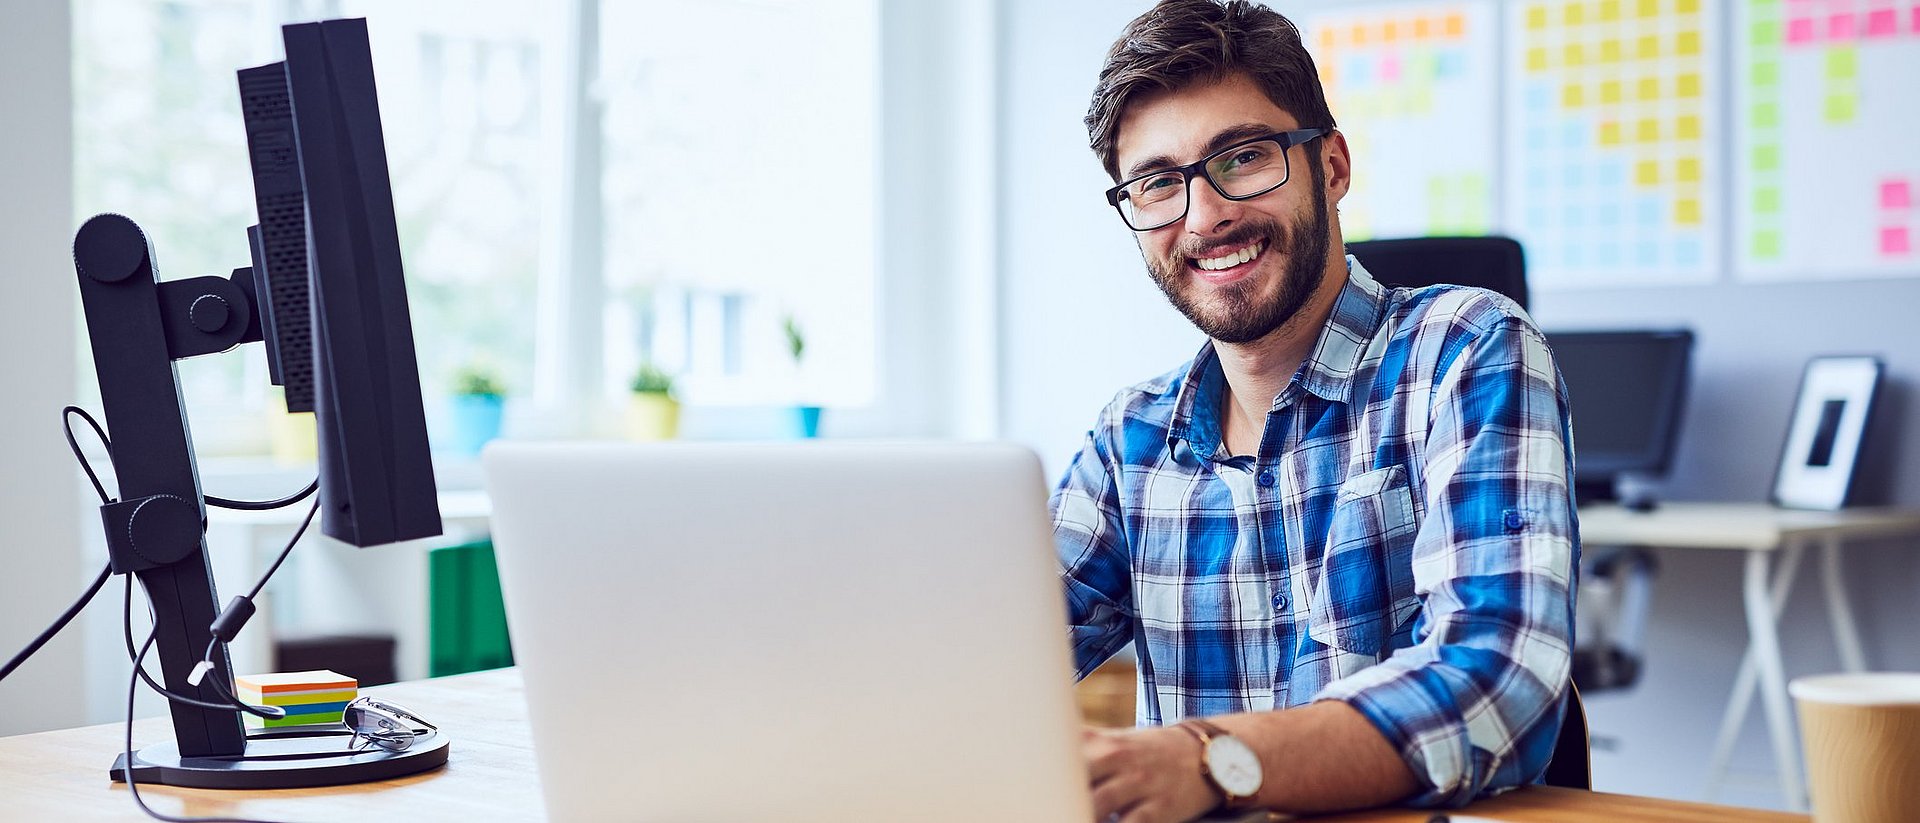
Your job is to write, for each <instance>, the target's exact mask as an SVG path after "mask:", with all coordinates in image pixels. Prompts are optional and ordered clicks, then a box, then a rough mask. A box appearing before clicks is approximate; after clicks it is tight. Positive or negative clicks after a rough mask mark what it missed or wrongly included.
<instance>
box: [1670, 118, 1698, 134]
mask: <svg viewBox="0 0 1920 823" xmlns="http://www.w3.org/2000/svg"><path fill="white" fill-rule="evenodd" d="M1673 136H1674V138H1675V139H1678V140H1698V139H1700V115H1697V114H1683V115H1680V116H1679V117H1677V118H1674V121H1673Z"/></svg>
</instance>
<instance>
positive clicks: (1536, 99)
mask: <svg viewBox="0 0 1920 823" xmlns="http://www.w3.org/2000/svg"><path fill="white" fill-rule="evenodd" d="M1550 108H1553V92H1552V91H1550V90H1548V89H1547V86H1546V84H1545V83H1529V84H1528V85H1527V109H1528V110H1530V111H1546V110H1548V109H1550Z"/></svg>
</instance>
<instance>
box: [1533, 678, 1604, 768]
mask: <svg viewBox="0 0 1920 823" xmlns="http://www.w3.org/2000/svg"><path fill="white" fill-rule="evenodd" d="M1541 782H1544V783H1546V784H1547V785H1549V786H1559V787H1561V788H1563V789H1589V790H1591V789H1592V788H1593V753H1592V750H1591V748H1590V742H1589V741H1588V738H1587V706H1586V704H1585V703H1582V702H1581V701H1580V690H1579V689H1578V688H1576V687H1574V685H1573V682H1572V681H1568V682H1567V711H1566V714H1565V716H1563V717H1562V718H1561V719H1560V737H1559V739H1557V740H1555V741H1554V742H1553V757H1552V759H1550V760H1548V761H1547V773H1546V774H1545V775H1543V776H1542V777H1541Z"/></svg>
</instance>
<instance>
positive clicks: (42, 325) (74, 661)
mask: <svg viewBox="0 0 1920 823" xmlns="http://www.w3.org/2000/svg"><path fill="white" fill-rule="evenodd" d="M69 42H70V38H69V37H68V22H67V6H66V4H65V3H10V4H8V7H7V12H6V24H5V25H3V26H0V181H3V182H0V285H3V286H4V288H5V292H6V295H7V298H6V300H7V303H8V309H7V321H6V322H5V323H0V438H3V441H0V442H4V443H5V444H6V446H5V454H6V457H5V458H4V459H0V466H3V467H4V470H0V657H11V656H12V655H13V654H14V652H15V651H17V650H19V649H20V648H21V647H22V646H24V645H26V643H27V641H29V640H31V639H32V638H33V637H34V636H35V635H37V634H39V633H40V631H41V629H43V628H45V627H46V626H47V624H48V623H50V622H52V621H53V619H54V617H55V616H56V615H58V614H59V613H60V611H61V610H62V609H65V608H66V607H67V605H68V604H69V603H71V602H72V601H73V599H74V598H75V597H77V596H78V595H79V594H80V592H81V591H82V590H83V589H84V588H85V586H86V583H87V582H88V581H90V580H91V579H92V576H93V574H94V573H97V572H98V569H84V568H82V563H81V549H80V527H81V520H80V512H81V510H80V508H79V506H80V494H79V491H80V489H79V486H78V485H77V484H76V482H75V478H76V477H77V470H76V469H75V467H74V464H73V458H72V457H70V456H68V454H67V447H66V443H65V441H64V440H63V439H62V438H61V435H60V426H59V413H60V407H61V406H64V405H66V404H68V403H71V402H73V401H74V397H75V391H76V388H77V383H76V380H75V373H76V371H75V369H76V366H75V360H74V335H75V334H76V332H75V328H74V327H75V325H76V324H75V322H74V321H75V313H76V311H77V309H76V304H77V303H78V302H79V298H78V295H79V290H78V288H77V287H76V285H75V280H74V276H75V275H74V270H73V258H72V255H71V252H70V249H71V241H72V237H73V229H74V226H73V195H72V191H73V182H72V176H73V171H72V150H71V143H72V127H71V125H70V124H71V120H72V117H71V113H70V109H71V106H70V104H69V101H70V97H71V85H72V84H71V82H70V80H69V72H68V63H69V61H68V50H69ZM112 594H113V592H112V591H111V590H103V591H102V593H101V599H102V600H107V601H112V600H117V599H118V598H117V597H113V596H111V595H112ZM96 602H98V601H96ZM95 608H96V609H100V608H104V606H103V605H96V606H95ZM83 619H84V618H83ZM79 622H80V621H76V623H75V625H74V626H71V627H69V628H68V630H67V631H66V632H64V633H63V634H62V635H61V637H59V638H58V639H56V640H54V641H53V642H52V643H50V644H48V645H47V646H46V647H45V648H43V649H41V650H40V653H39V654H38V655H36V656H35V657H34V658H33V659H32V660H31V661H29V662H28V663H27V664H26V665H25V666H23V667H22V668H21V669H20V670H18V671H16V672H15V673H14V674H13V675H12V676H11V677H8V678H7V680H6V682H5V683H0V735H6V734H16V733H21V732H27V731H37V730H41V729H52V728H59V727H62V726H71V725H74V724H77V723H79V722H81V721H82V719H83V717H82V708H81V703H82V701H81V690H80V689H79V688H78V686H79V685H80V684H81V682H82V666H81V646H82V643H81V636H80V635H81V632H80V631H79V625H78V624H79ZM103 762H104V761H103Z"/></svg>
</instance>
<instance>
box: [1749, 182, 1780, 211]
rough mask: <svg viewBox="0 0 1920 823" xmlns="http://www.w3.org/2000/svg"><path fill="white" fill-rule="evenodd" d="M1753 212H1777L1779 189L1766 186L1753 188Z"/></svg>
mask: <svg viewBox="0 0 1920 823" xmlns="http://www.w3.org/2000/svg"><path fill="white" fill-rule="evenodd" d="M1753 213H1754V214H1779V213H1780V190H1779V189H1776V188H1773V187H1771V186H1768V187H1766V188H1759V189H1754V190H1753Z"/></svg>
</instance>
